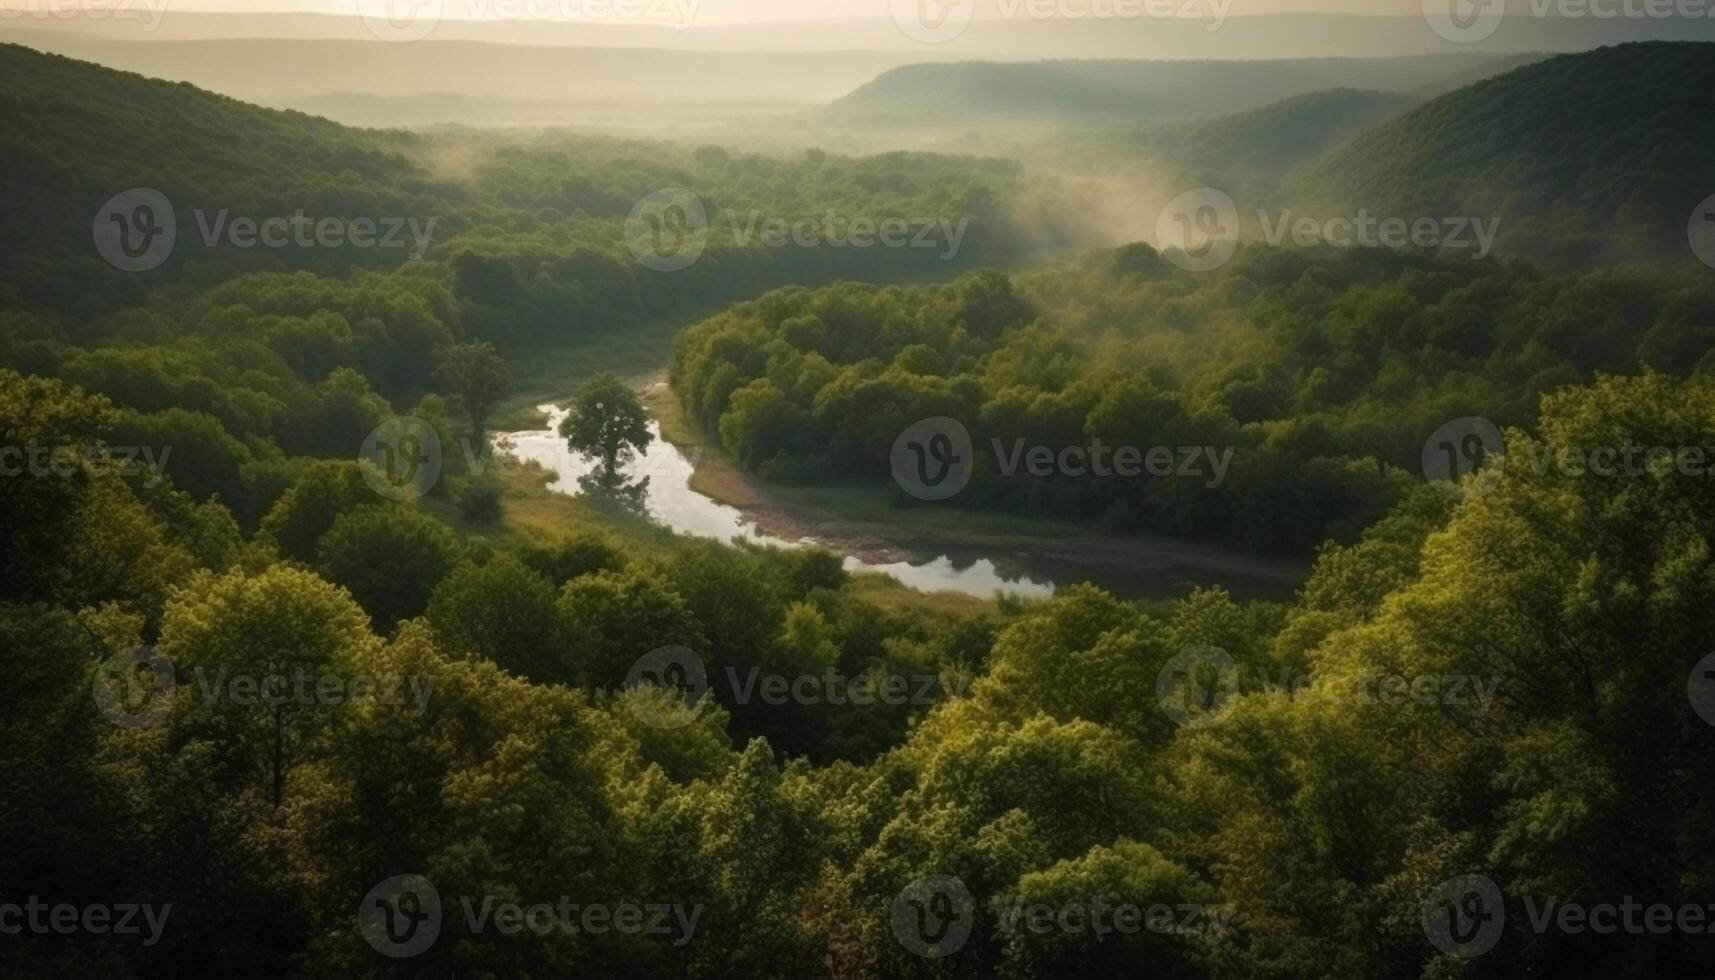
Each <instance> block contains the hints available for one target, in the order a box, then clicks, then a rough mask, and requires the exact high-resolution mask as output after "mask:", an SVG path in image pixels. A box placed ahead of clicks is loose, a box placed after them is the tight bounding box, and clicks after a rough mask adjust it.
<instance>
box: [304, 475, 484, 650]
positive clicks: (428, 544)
mask: <svg viewBox="0 0 1715 980" xmlns="http://www.w3.org/2000/svg"><path fill="white" fill-rule="evenodd" d="M458 553H459V542H458V540H457V538H455V537H454V536H453V533H452V532H451V531H449V530H447V529H446V526H445V525H443V524H441V523H439V522H438V521H436V520H434V519H433V518H431V517H427V516H425V515H423V514H422V513H421V512H419V511H417V510H414V509H412V508H410V507H408V506H404V505H401V504H375V505H371V506H368V507H362V508H359V509H357V510H352V511H347V512H346V513H343V514H341V515H340V516H339V517H337V518H335V519H334V522H333V526H332V527H330V528H328V531H327V533H326V534H324V535H323V536H322V538H321V541H320V542H319V543H318V544H317V545H316V569H317V570H318V571H320V572H321V573H322V574H323V575H325V576H327V578H328V579H329V580H330V581H332V582H337V583H338V584H340V585H343V586H345V587H346V588H347V589H349V590H351V594H352V596H353V597H355V598H356V599H357V601H358V603H359V604H360V605H361V606H363V608H364V609H366V610H368V611H369V614H370V615H371V616H373V617H374V619H375V623H376V625H377V626H379V627H380V628H381V629H382V630H384V631H386V630H390V629H391V628H392V627H393V626H394V625H395V624H397V623H398V622H399V621H400V620H403V619H409V618H410V617H412V616H417V615H420V614H421V613H422V612H423V610H424V609H425V608H427V607H428V604H429V594H430V592H432V591H433V590H434V588H435V585H436V583H438V582H440V581H441V579H443V578H445V577H446V574H447V572H449V571H451V570H452V568H453V566H454V564H455V563H456V562H457V560H458Z"/></svg>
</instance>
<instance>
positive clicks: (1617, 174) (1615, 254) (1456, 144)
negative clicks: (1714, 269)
mask: <svg viewBox="0 0 1715 980" xmlns="http://www.w3.org/2000/svg"><path fill="white" fill-rule="evenodd" d="M1712 85H1715V56H1711V54H1710V48H1709V46H1708V45H1706V44H1672V43H1648V44H1623V45H1618V46H1615V47H1609V48H1600V49H1598V50H1595V51H1592V52H1588V53H1584V54H1577V55H1562V56H1560V57H1557V58H1552V59H1549V60H1547V61H1543V62H1538V63H1536V64H1532V65H1528V66H1525V67H1523V68H1518V69H1516V70H1513V71H1510V72H1507V73H1506V74H1504V75H1501V76H1499V77H1496V78H1491V79H1488V80H1485V81H1481V82H1477V83H1476V84H1474V85H1471V86H1469V87H1467V88H1463V89H1460V90H1458V91H1456V92H1453V93H1450V94H1448V95H1444V96H1442V97H1440V98H1437V99H1435V100H1434V101H1432V102H1430V103H1428V104H1426V105H1424V106H1421V107H1419V108H1417V109H1414V110H1413V111H1411V112H1409V113H1407V114H1405V115H1403V116H1401V117H1399V118H1398V119H1395V120H1393V121H1391V122H1388V123H1385V124H1383V125H1381V126H1379V127H1377V128H1376V129H1375V130H1374V131H1372V132H1369V133H1366V134H1364V135H1363V136H1361V137H1359V138H1358V139H1356V140H1354V141H1353V142H1352V143H1350V144H1349V145H1347V146H1344V147H1341V148H1339V149H1337V150H1335V151H1334V152H1332V153H1330V154H1329V155H1328V156H1326V157H1325V158H1323V159H1320V160H1317V161H1316V162H1314V163H1312V164H1310V165H1308V166H1307V168H1306V171H1305V173H1304V174H1303V175H1302V176H1301V178H1300V179H1299V181H1298V182H1297V184H1296V185H1295V186H1294V187H1293V188H1292V189H1291V190H1290V191H1288V192H1286V193H1285V194H1283V195H1282V197H1283V198H1284V199H1286V200H1290V201H1293V202H1295V203H1296V204H1297V205H1298V206H1299V207H1300V209H1301V210H1308V211H1319V212H1321V213H1328V214H1334V213H1341V214H1350V213H1353V212H1354V211H1355V209H1357V208H1359V207H1364V208H1368V209H1369V210H1370V211H1371V212H1372V213H1381V214H1395V215H1414V216H1415V215H1482V216H1486V217H1493V218H1499V219H1500V221H1501V238H1500V242H1501V244H1500V248H1501V249H1502V250H1503V251H1505V252H1507V253H1510V254H1515V255H1517V254H1525V255H1533V256H1536V257H1539V258H1542V259H1546V260H1548V261H1552V262H1557V263H1561V264H1582V263H1591V262H1624V261H1628V260H1644V259H1655V258H1663V257H1678V256H1682V255H1683V254H1684V248H1685V236H1684V229H1685V226H1686V223H1687V222H1688V221H1689V220H1690V217H1691V211H1692V209H1693V208H1694V207H1696V206H1697V204H1698V202H1699V201H1702V200H1703V199H1704V198H1705V197H1707V196H1708V193H1709V191H1710V188H1709V187H1707V186H1706V185H1707V184H1708V183H1709V179H1710V178H1709V173H1708V169H1709V167H1708V164H1709V160H1710V158H1711V156H1712V155H1715V118H1711V116H1710V114H1709V104H1708V98H1707V93H1708V92H1709V91H1710V89H1711V86H1712Z"/></svg>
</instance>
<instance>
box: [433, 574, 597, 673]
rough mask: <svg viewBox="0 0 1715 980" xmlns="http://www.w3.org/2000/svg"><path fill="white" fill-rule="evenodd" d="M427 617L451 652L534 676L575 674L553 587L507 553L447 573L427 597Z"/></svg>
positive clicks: (442, 642)
mask: <svg viewBox="0 0 1715 980" xmlns="http://www.w3.org/2000/svg"><path fill="white" fill-rule="evenodd" d="M428 618H429V625H430V626H431V627H432V628H433V629H434V631H435V639H436V640H437V641H439V642H440V644H441V646H442V647H444V648H445V649H446V650H447V651H448V652H449V653H452V654H455V655H462V656H474V657H482V658H486V659H488V660H492V661H494V662H495V663H497V664H499V665H500V666H502V667H504V668H506V669H507V670H509V671H512V672H513V673H515V674H521V675H523V676H524V677H527V678H529V679H531V680H533V681H538V682H544V683H545V682H550V681H569V680H571V679H572V678H571V676H570V669H569V660H568V659H567V654H568V651H567V649H566V643H565V637H566V630H565V626H564V623H563V621H562V618H561V614H560V610H559V607H558V606H557V605H556V604H555V596H554V587H553V586H552V585H550V584H549V583H548V580H547V579H545V578H543V577H542V576H541V575H539V574H537V573H536V572H533V571H531V570H530V569H529V568H527V567H525V565H524V563H523V562H520V561H519V560H518V559H517V558H514V557H513V556H511V555H509V554H499V555H495V556H494V557H493V558H491V559H489V561H488V562H487V563H486V564H483V565H461V566H460V567H459V568H458V569H457V570H456V571H454V572H453V573H452V574H451V575H448V576H447V577H446V578H445V579H443V580H442V581H441V584H439V585H437V586H436V587H435V591H434V594H433V595H432V596H431V597H430V599H429V609H428Z"/></svg>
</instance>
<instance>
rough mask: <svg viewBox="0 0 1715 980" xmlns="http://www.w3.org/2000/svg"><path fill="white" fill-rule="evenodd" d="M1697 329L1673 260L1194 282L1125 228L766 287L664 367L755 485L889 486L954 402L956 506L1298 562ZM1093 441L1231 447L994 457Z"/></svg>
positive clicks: (1316, 257) (1678, 360)
mask: <svg viewBox="0 0 1715 980" xmlns="http://www.w3.org/2000/svg"><path fill="white" fill-rule="evenodd" d="M1493 325H1498V326H1493ZM1711 325H1715V292H1712V291H1711V287H1710V286H1709V285H1708V283H1707V281H1706V280H1705V279H1703V278H1702V277H1696V278H1694V277H1692V276H1690V275H1688V274H1681V273H1679V272H1676V271H1651V270H1643V269H1599V270H1592V271H1589V272H1583V273H1566V274H1556V275H1548V274H1544V273H1542V272H1539V271H1537V270H1534V269H1532V268H1530V267H1528V266H1525V265H1522V264H1493V263H1486V264H1480V265H1479V264H1475V263H1471V262H1470V261H1468V260H1455V259H1436V258H1432V257H1428V256H1422V255H1414V254H1404V253H1390V252H1384V251H1380V250H1340V249H1322V250H1291V249H1269V248H1263V247H1250V248H1245V249H1242V250H1241V251H1240V252H1239V254H1238V255H1237V256H1236V257H1235V259H1234V260H1233V261H1232V262H1231V263H1230V264H1229V265H1228V266H1227V267H1225V268H1224V269H1222V270H1221V271H1219V272H1210V273H1204V274H1201V275H1194V274H1190V273H1184V272H1179V271H1178V270H1175V269H1173V268H1172V267H1171V266H1170V265H1168V264H1167V263H1166V262H1165V261H1163V260H1161V259H1160V258H1159V256H1157V255H1156V254H1155V252H1154V251H1153V250H1152V249H1150V248H1149V247H1148V246H1146V245H1134V246H1128V247H1126V248H1124V249H1120V250H1117V251H1114V252H1106V253H1095V254H1092V255H1089V256H1087V257H1085V258H1084V259H1083V260H1081V261H1079V262H1077V263H1074V264H1066V265H1061V266H1057V267H1053V268H1050V269H1047V270H1044V271H1039V272H1032V273H1027V274H1023V275H1020V276H1018V277H1016V279H1015V280H1013V281H1012V282H1010V283H1009V281H1008V280H1007V279H1006V278H1004V277H1001V276H998V275H993V274H985V275H981V276H971V277H966V278H963V279H960V280H958V281H956V282H954V283H951V284H948V285H943V286H910V287H900V286H890V287H874V286H860V285H855V284H842V285H838V286H830V287H826V288H823V289H819V290H813V291H812V290H805V289H786V290H780V291H777V292H774V293H769V294H768V295H766V296H763V297H761V298H760V299H757V300H755V301H753V302H750V303H744V304H740V305H738V306H735V307H733V308H732V309H730V310H728V311H726V312H724V313H721V314H719V315H717V316H715V317H713V318H711V319H709V320H706V321H704V322H703V323H700V324H698V325H696V326H695V327H692V328H691V329H690V330H688V331H686V332H685V333H684V334H683V335H681V337H680V339H679V341H678V343H677V346H676V347H675V349H674V354H673V360H672V366H671V380H672V384H673V388H674V392H675V394H676V395H677V396H678V398H679V400H680V403H681V404H682V405H683V406H684V408H685V411H686V413H687V414H688V415H689V416H690V417H691V419H692V420H693V421H695V422H696V423H697V424H698V425H699V426H700V427H702V428H703V430H704V431H706V432H708V433H710V434H712V435H715V436H718V438H719V440H720V442H721V445H722V446H723V447H724V448H725V449H727V450H728V451H729V452H730V453H732V455H733V456H734V457H735V458H736V459H737V460H738V461H739V462H740V463H741V464H742V465H744V466H746V467H748V468H750V469H752V470H754V471H756V472H757V473H759V474H761V475H762V476H764V477H766V478H770V479H779V480H781V481H790V482H802V481H808V480H828V479H845V480H860V481H865V482H871V483H876V484H882V483H885V482H888V481H890V480H891V475H890V474H891V463H890V454H891V451H892V448H893V444H894V441H895V440H896V439H897V438H898V436H899V434H900V433H901V432H902V431H904V430H905V428H906V427H907V426H909V425H911V424H913V423H915V422H917V421H918V420H920V419H925V418H931V417H936V416H950V417H952V418H954V419H958V420H960V421H961V422H962V423H963V424H964V425H965V426H966V428H967V430H968V431H969V432H970V433H971V437H972V442H973V446H974V448H975V450H976V455H975V461H974V471H973V474H972V478H971V482H970V485H969V486H968V487H967V488H966V489H965V490H963V491H962V492H961V494H960V495H959V497H958V498H957V499H956V500H955V501H954V502H953V503H955V504H957V505H959V506H964V507H971V508H975V509H979V510H994V509H1006V510H1012V511H1018V512H1022V513H1028V514H1032V515H1036V516H1044V517H1061V518H1072V519H1077V520H1082V521H1087V522H1091V523H1099V524H1101V525H1102V526H1104V527H1105V528H1107V529H1108V530H1111V531H1115V532H1119V533H1128V532H1136V531H1153V532H1165V533H1170V534H1174V535H1180V536H1186V537H1197V538H1206V539H1210V538H1212V539H1216V540H1218V541H1223V542H1226V543H1230V544H1234V545H1238V546H1242V547H1244V548H1246V549H1247V550H1250V551H1253V552H1258V553H1262V554H1275V555H1305V554H1309V553H1310V552H1311V551H1313V550H1314V549H1315V548H1316V547H1317V546H1318V545H1320V544H1321V543H1322V542H1324V541H1326V540H1329V539H1330V538H1332V539H1334V540H1337V541H1343V542H1350V541H1352V540H1354V539H1355V537H1356V535H1357V533H1358V531H1360V530H1361V529H1362V528H1364V527H1366V526H1368V525H1370V524H1371V523H1373V522H1375V521H1376V520H1378V519H1380V518H1381V517H1382V516H1383V515H1384V514H1386V513H1387V511H1388V509H1389V508H1390V507H1391V506H1392V505H1394V504H1395V503H1397V502H1399V501H1400V500H1402V499H1403V498H1404V496H1405V495H1406V493H1407V492H1408V490H1409V488H1410V487H1411V486H1412V485H1413V484H1414V483H1415V482H1417V481H1416V476H1415V474H1417V473H1419V472H1420V471H1421V453H1422V448H1423V442H1424V440H1425V439H1426V438H1427V437H1428V435H1429V434H1430V433H1432V432H1434V431H1435V430H1436V429H1437V428H1438V427H1439V426H1440V425H1442V424H1443V423H1445V422H1447V421H1449V420H1451V419H1455V418H1459V417H1462V416H1466V415H1473V414H1481V415H1484V416H1485V417H1488V418H1490V419H1492V420H1494V421H1495V422H1497V423H1498V424H1502V425H1506V424H1515V423H1518V422H1523V421H1528V420H1529V419H1530V418H1532V417H1533V415H1534V412H1535V409H1536V404H1537V400H1538V399H1539V398H1540V397H1541V396H1542V395H1543V394H1544V393H1545V392H1548V391H1552V390H1554V389H1555V388H1557V387H1559V386H1562V385H1565V384H1569V383H1576V382H1578V381H1580V380H1587V379H1589V378H1590V377H1592V376H1593V374H1594V373H1595V372H1597V371H1637V370H1645V369H1654V370H1661V371H1669V372H1673V373H1676V374H1687V373H1690V372H1691V371H1693V370H1694V369H1696V368H1697V366H1698V363H1699V360H1700V359H1701V357H1702V351H1703V350H1704V349H1705V348H1704V346H1701V345H1700V344H1698V343H1691V342H1689V341H1688V339H1687V338H1689V337H1691V336H1696V337H1699V338H1703V339H1704V341H1715V326H1711ZM1473 330H1474V331H1476V335H1478V336H1480V338H1481V343H1480V344H1479V345H1477V346H1476V347H1473V346H1472V344H1471V343H1470V341H1469V338H1468V336H1467V334H1469V333H1470V332H1471V331H1473ZM1461 338H1464V339H1461ZM1020 440H1022V442H1021V441H1020ZM1095 440H1100V441H1101V443H1102V444H1103V445H1105V446H1107V447H1109V449H1110V451H1112V450H1115V449H1117V448H1119V447H1127V446H1129V447H1134V448H1135V449H1136V450H1137V451H1139V452H1144V451H1147V450H1149V449H1152V448H1155V447H1165V448H1167V449H1169V450H1171V451H1172V452H1173V458H1174V460H1175V461H1178V460H1180V459H1181V458H1182V455H1183V454H1182V452H1181V450H1180V448H1179V447H1208V448H1207V450H1206V451H1207V452H1210V453H1213V454H1217V455H1218V454H1221V453H1224V452H1229V451H1230V452H1231V453H1232V457H1231V459H1232V462H1231V466H1230V471H1229V472H1226V473H1223V474H1221V475H1220V476H1219V477H1218V478H1217V477H1216V475H1215V473H1214V470H1213V467H1212V466H1211V465H1209V464H1207V463H1205V464H1203V465H1201V466H1200V469H1201V471H1202V476H1201V477H1199V478H1196V479H1189V478H1186V477H1184V476H1179V475H1169V476H1163V475H1160V474H1155V475H1151V474H1148V473H1144V474H1140V475H1139V476H1137V477H1133V478H1109V479H1102V478H1096V477H1094V476H1092V475H1091V474H1090V473H1087V472H1086V473H1066V472H1060V471H1059V469H1058V468H1057V467H1054V468H1051V469H1053V472H1050V473H1047V474H1041V475H1037V474H1032V473H1031V472H1029V471H1028V469H1027V468H1025V467H1022V466H1019V467H1014V468H1013V470H1012V471H1011V472H1010V473H1009V472H1008V471H1007V461H1008V459H1009V457H1010V456H1011V455H1012V454H1014V453H1016V451H1017V450H1018V448H1019V447H1024V448H1031V447H1037V446H1047V447H1048V448H1049V449H1050V450H1052V451H1053V452H1056V453H1057V452H1059V451H1060V449H1062V448H1064V447H1068V446H1080V447H1089V446H1093V445H1094V444H1095ZM997 447H998V448H997ZM1175 465H1177V462H1176V463H1175Z"/></svg>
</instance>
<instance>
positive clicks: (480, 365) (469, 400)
mask: <svg viewBox="0 0 1715 980" xmlns="http://www.w3.org/2000/svg"><path fill="white" fill-rule="evenodd" d="M435 376H436V377H438V378H440V379H441V381H442V382H443V383H444V384H446V386H447V387H448V388H450V389H451V390H452V393H453V394H454V395H455V396H456V397H457V398H458V400H459V404H461V405H463V406H464V410H465V414H466V415H468V416H470V424H471V427H472V428H473V429H475V430H476V435H477V436H478V438H480V437H481V436H482V428H483V425H484V423H486V422H487V421H488V413H489V412H491V411H493V410H494V406H495V405H496V404H497V403H499V401H500V399H502V398H504V397H506V391H507V387H508V382H507V377H506V362H505V361H504V360H502V359H501V357H500V355H499V354H498V353H496V351H495V349H494V345H493V344H488V343H482V344H455V345H453V346H451V347H448V348H446V349H445V350H442V351H441V353H440V364H439V365H437V366H436V368H435Z"/></svg>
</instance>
